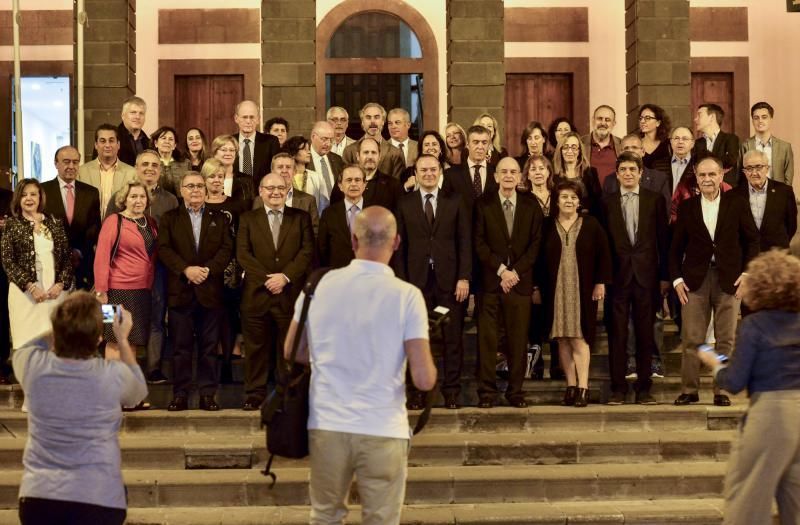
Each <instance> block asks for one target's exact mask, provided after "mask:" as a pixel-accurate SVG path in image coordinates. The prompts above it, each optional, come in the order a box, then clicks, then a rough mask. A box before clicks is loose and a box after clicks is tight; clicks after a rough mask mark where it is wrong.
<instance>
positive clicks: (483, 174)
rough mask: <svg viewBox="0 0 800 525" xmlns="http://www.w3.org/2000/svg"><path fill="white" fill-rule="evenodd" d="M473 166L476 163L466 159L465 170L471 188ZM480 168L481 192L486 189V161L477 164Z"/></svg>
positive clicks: (473, 173)
mask: <svg viewBox="0 0 800 525" xmlns="http://www.w3.org/2000/svg"><path fill="white" fill-rule="evenodd" d="M475 164H478V163H476V162H472V159H470V158H467V168H469V170H468V171H469V182H470V186H472V179H473V177H475ZM479 164H480V166H481V191H483V190H484V189H485V188H486V161H483V162H481V163H479ZM501 198H502V197H501Z"/></svg>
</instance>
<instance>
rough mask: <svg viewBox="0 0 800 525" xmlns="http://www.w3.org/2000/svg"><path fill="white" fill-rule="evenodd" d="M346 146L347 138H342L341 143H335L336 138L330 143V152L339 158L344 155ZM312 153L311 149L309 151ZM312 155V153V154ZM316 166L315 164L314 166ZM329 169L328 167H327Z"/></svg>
mask: <svg viewBox="0 0 800 525" xmlns="http://www.w3.org/2000/svg"><path fill="white" fill-rule="evenodd" d="M346 146H347V136H343V137H342V140H341V142H336V138H334V139H333V140H332V141H331V151H332V152H334V153H336V154H337V155H339V156H340V157H341V156H342V155H343V154H344V148H345V147H346ZM311 151H312V152H313V151H314V150H313V148H312V150H311ZM312 155H313V153H312ZM315 165H316V164H315ZM328 167H330V166H328Z"/></svg>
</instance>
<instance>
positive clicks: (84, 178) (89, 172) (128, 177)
mask: <svg viewBox="0 0 800 525" xmlns="http://www.w3.org/2000/svg"><path fill="white" fill-rule="evenodd" d="M78 180H79V181H81V182H85V183H86V184H91V185H92V186H94V187H95V188H97V191H98V192H100V200H101V201H102V199H103V189H102V188H101V186H100V160H99V159H94V160H90V161H89V162H87V163H86V164H83V165H81V167H80V168H78ZM132 180H136V169H135V168H134V167H133V166H129V165H127V164H125V163H124V162H122V161H121V160H118V161H117V169H116V170H115V171H114V184H113V186H112V191H111V200H112V201H113V200H114V195H116V194H117V192H118V191H119V190H121V189H122V187H123V186H125V184H127V183H128V182H129V181H132ZM100 206H101V207H102V206H103V203H102V202H101V203H100ZM105 211H106V210H103V209H101V210H100V213H101V214H104V213H105ZM103 216H105V215H103Z"/></svg>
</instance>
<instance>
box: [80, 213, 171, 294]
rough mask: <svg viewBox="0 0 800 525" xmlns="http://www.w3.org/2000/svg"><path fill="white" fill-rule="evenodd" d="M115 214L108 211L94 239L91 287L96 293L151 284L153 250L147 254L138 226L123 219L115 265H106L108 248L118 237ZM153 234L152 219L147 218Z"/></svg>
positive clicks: (154, 257)
mask: <svg viewBox="0 0 800 525" xmlns="http://www.w3.org/2000/svg"><path fill="white" fill-rule="evenodd" d="M117 220H118V219H117V214H116V213H114V214H111V215H109V216H108V217H106V219H105V220H104V221H103V227H102V228H101V229H100V236H99V238H98V239H97V250H96V251H95V256H94V289H95V290H96V291H98V292H107V291H108V290H143V289H148V290H149V289H150V288H151V287H152V286H153V272H154V269H155V261H156V250H155V249H154V250H153V254H152V255H150V256H148V255H147V250H146V249H145V247H144V239H143V238H142V234H140V233H139V230H138V228H137V226H136V225H135V224H134V223H133V222H131V221H129V220H127V219H124V218H123V219H122V229H121V230H120V234H119V236H120V239H119V248H117V254H116V256H115V257H114V264H112V265H110V266H109V262H110V260H111V250H112V249H113V248H114V241H115V240H116V238H117ZM148 223H149V224H150V228H151V230H152V232H153V237H154V238H157V235H158V232H157V230H156V226H155V224H154V223H153V221H152V220H149V221H148Z"/></svg>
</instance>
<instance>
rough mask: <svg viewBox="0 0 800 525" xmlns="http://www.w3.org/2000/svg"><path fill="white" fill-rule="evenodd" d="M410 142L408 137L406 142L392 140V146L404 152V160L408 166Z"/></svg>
mask: <svg viewBox="0 0 800 525" xmlns="http://www.w3.org/2000/svg"><path fill="white" fill-rule="evenodd" d="M408 141H409V138H408V137H406V140H394V139H392V141H391V142H392V146H394V147H395V148H397V149H399V150H400V151H402V152H403V160H404V161H405V162H406V165H408ZM400 144H402V145H403V147H402V148H401V147H400Z"/></svg>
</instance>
